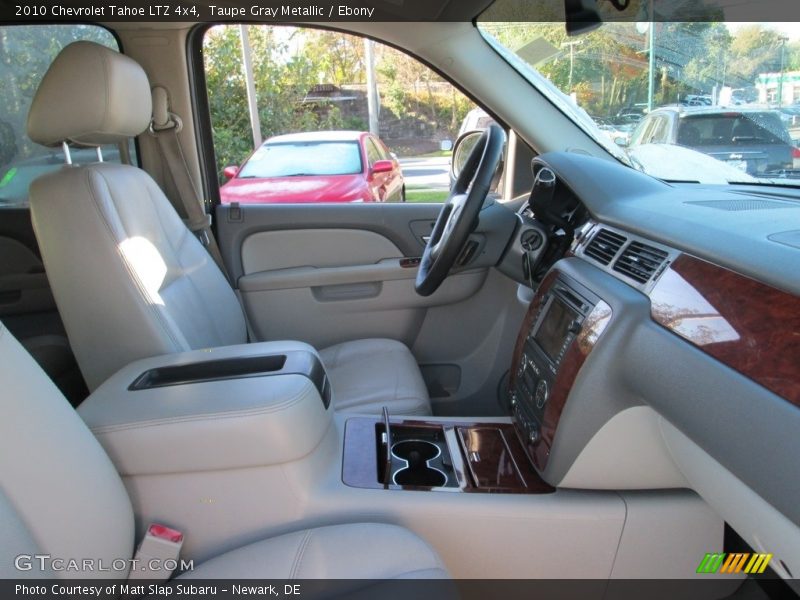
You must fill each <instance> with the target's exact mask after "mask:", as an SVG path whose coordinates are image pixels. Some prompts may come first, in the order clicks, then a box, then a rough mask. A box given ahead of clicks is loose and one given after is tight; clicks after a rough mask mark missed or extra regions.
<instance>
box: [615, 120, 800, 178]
mask: <svg viewBox="0 0 800 600" xmlns="http://www.w3.org/2000/svg"><path fill="white" fill-rule="evenodd" d="M644 144H678V145H680V146H685V147H687V148H691V149H692V150H697V151H698V152H703V153H704V154H708V155H709V156H712V157H714V158H716V159H717V160H720V161H723V162H725V163H727V164H728V165H730V166H733V167H736V168H738V169H741V170H742V171H745V172H747V173H749V174H750V175H755V176H768V175H773V176H774V175H780V174H783V173H785V172H786V171H787V170H790V169H792V167H793V159H794V153H795V152H796V149H795V147H794V145H793V144H792V140H791V137H790V136H789V131H788V130H787V128H786V125H785V124H784V123H783V121H782V120H781V117H780V114H779V113H778V112H777V111H774V110H768V109H763V108H744V107H736V108H725V107H719V106H708V107H683V106H665V107H662V108H658V109H656V110H654V111H652V112H650V113H649V114H648V115H647V116H646V117H645V118H644V119H642V121H641V123H639V125H638V126H637V127H636V129H635V130H634V132H633V134H632V135H631V140H630V143H629V146H630V147H635V146H641V145H644Z"/></svg>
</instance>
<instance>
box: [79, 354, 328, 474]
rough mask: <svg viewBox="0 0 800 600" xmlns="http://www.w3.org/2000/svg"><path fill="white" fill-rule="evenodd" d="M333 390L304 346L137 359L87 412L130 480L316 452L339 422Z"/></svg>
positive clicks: (91, 401) (92, 398)
mask: <svg viewBox="0 0 800 600" xmlns="http://www.w3.org/2000/svg"><path fill="white" fill-rule="evenodd" d="M329 399H330V386H329V383H328V381H327V375H326V373H325V369H324V367H323V365H322V362H321V361H320V360H319V356H318V355H317V352H316V350H314V348H312V347H311V346H309V345H308V344H304V343H301V342H291V341H287V342H265V343H258V344H244V345H238V346H225V347H220V348H209V349H204V350H196V351H191V352H183V353H178V354H169V355H164V356H158V357H154V358H147V359H143V360H139V361H136V362H134V363H131V364H130V365H128V366H126V367H124V368H122V369H121V370H120V371H118V372H117V373H115V374H114V375H113V376H112V377H111V378H109V379H108V380H107V381H106V382H105V383H103V384H102V385H101V386H100V387H99V388H98V389H97V390H96V391H95V392H94V393H93V394H92V395H91V396H89V398H87V399H86V400H85V401H84V402H83V403H82V404H81V405H80V407H79V408H78V412H79V414H80V415H81V417H82V418H83V420H84V421H85V422H86V424H87V425H88V426H89V428H90V429H91V430H92V432H93V433H94V434H95V436H96V437H97V439H98V440H99V441H100V443H101V444H102V445H103V447H104V448H105V449H106V451H107V452H108V454H109V455H110V456H111V458H112V460H113V461H114V463H115V464H116V466H117V469H118V470H119V471H120V473H122V474H123V475H143V474H156V473H180V472H189V471H205V470H214V469H230V468H243V467H255V466H265V465H273V464H281V463H286V462H290V461H293V460H296V459H299V458H302V457H303V456H306V455H307V454H308V453H309V452H310V451H311V450H313V449H314V448H315V447H316V446H317V444H318V443H319V441H320V440H321V439H322V436H323V434H324V433H325V430H326V429H327V427H328V425H329V423H330V418H331V417H330V413H331V412H332V411H330V410H328V404H329Z"/></svg>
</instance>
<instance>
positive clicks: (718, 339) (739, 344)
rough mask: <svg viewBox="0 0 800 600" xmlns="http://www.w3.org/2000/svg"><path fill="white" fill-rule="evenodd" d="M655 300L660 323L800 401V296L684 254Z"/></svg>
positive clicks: (656, 288) (665, 277) (653, 309)
mask: <svg viewBox="0 0 800 600" xmlns="http://www.w3.org/2000/svg"><path fill="white" fill-rule="evenodd" d="M650 303H651V309H650V310H651V314H652V317H653V320H654V321H655V322H656V323H658V324H659V325H661V326H663V327H665V328H667V329H668V330H670V331H672V332H673V333H675V334H677V335H679V336H680V337H682V338H683V339H685V340H687V341H689V342H691V343H692V344H693V345H694V346H696V347H697V348H699V349H700V350H702V351H703V352H705V353H706V354H708V355H710V356H713V357H714V358H716V359H717V360H719V361H720V362H722V363H723V364H725V365H727V366H729V367H731V368H732V369H734V370H736V371H738V372H739V373H741V374H743V375H745V376H747V377H749V378H750V379H752V380H753V381H755V382H757V383H759V384H761V385H762V386H764V387H765V388H767V389H768V390H770V391H772V392H774V393H775V394H777V395H779V396H781V397H782V398H785V399H786V400H788V401H789V402H791V403H792V404H794V405H795V406H800V297H798V296H795V295H793V294H790V293H788V292H784V291H782V290H779V289H777V288H774V287H771V286H769V285H766V284H764V283H761V282H759V281H756V280H754V279H750V278H749V277H746V276H744V275H740V274H739V273H736V272H734V271H731V270H729V269H726V268H724V267H720V266H718V265H714V264H712V263H710V262H706V261H704V260H701V259H699V258H695V257H693V256H689V255H686V254H682V255H680V256H679V257H678V258H677V259H676V260H675V261H674V262H673V263H672V265H670V267H669V268H668V269H667V270H666V271H665V272H664V274H663V275H662V276H661V278H660V279H659V280H658V283H657V284H656V285H655V286H654V287H653V290H652V291H651V292H650Z"/></svg>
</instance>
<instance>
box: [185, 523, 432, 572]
mask: <svg viewBox="0 0 800 600" xmlns="http://www.w3.org/2000/svg"><path fill="white" fill-rule="evenodd" d="M447 577H448V574H447V571H446V570H445V568H444V565H443V564H442V562H441V560H440V559H439V557H438V556H437V554H436V553H435V552H434V551H433V550H432V549H431V547H430V546H428V545H427V544H426V543H425V542H424V541H422V540H421V539H420V538H419V537H417V536H416V535H414V534H413V533H411V532H410V531H409V530H408V529H405V528H403V527H398V526H396V525H385V524H379V523H354V524H347V525H332V526H329V527H319V528H316V529H306V530H304V531H297V532H294V533H288V534H286V535H281V536H278V537H274V538H270V539H266V540H263V541H260V542H256V543H254V544H250V545H248V546H243V547H242V548H239V549H237V550H232V551H231V552H226V553H225V554H223V555H221V556H218V557H216V558H212V559H211V560H209V561H207V562H204V563H202V564H201V565H198V566H197V567H196V568H195V569H194V570H193V571H188V572H186V573H184V574H183V575H182V576H181V579H354V580H358V579H362V580H363V579H410V578H417V579H423V578H425V579H442V578H447Z"/></svg>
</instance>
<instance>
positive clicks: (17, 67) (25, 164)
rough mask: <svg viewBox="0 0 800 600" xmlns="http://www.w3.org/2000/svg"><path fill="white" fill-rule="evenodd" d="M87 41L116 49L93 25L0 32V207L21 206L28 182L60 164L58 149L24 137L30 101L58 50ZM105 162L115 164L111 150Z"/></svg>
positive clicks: (85, 151) (88, 154) (80, 158)
mask: <svg viewBox="0 0 800 600" xmlns="http://www.w3.org/2000/svg"><path fill="white" fill-rule="evenodd" d="M79 40H90V41H93V42H97V43H100V44H104V45H106V46H108V47H110V48H113V49H115V50H118V49H119V47H118V45H117V41H116V39H115V38H114V36H113V35H111V33H109V32H108V31H107V30H106V29H103V28H102V27H98V26H95V25H13V26H3V27H0V82H2V84H0V97H2V101H1V102H0V208H9V207H24V206H27V203H28V188H29V187H30V184H31V182H32V181H33V180H34V179H36V178H37V177H39V176H40V175H43V174H45V173H47V172H49V171H53V170H55V169H58V168H59V167H60V166H61V165H63V164H64V157H63V154H62V152H61V148H46V147H44V146H39V145H38V144H34V143H33V142H32V141H31V140H30V139H29V138H28V135H27V133H26V129H25V128H26V121H27V118H28V111H29V109H30V106H31V101H32V100H33V96H34V94H35V92H36V89H37V87H38V86H39V82H40V81H41V80H42V77H43V76H44V74H45V72H46V71H47V69H48V67H49V66H50V63H51V62H53V59H54V58H55V57H56V55H57V54H58V53H59V52H60V51H61V49H62V48H63V47H64V46H66V45H68V44H70V43H72V42H76V41H79ZM71 154H72V159H73V162H75V163H80V162H90V161H95V160H96V156H97V155H96V151H95V150H94V148H80V149H79V148H75V149H73V150H72V153H71ZM103 155H104V156H103V157H104V160H111V161H119V160H120V151H119V148H117V147H116V146H108V147H105V148H103Z"/></svg>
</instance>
